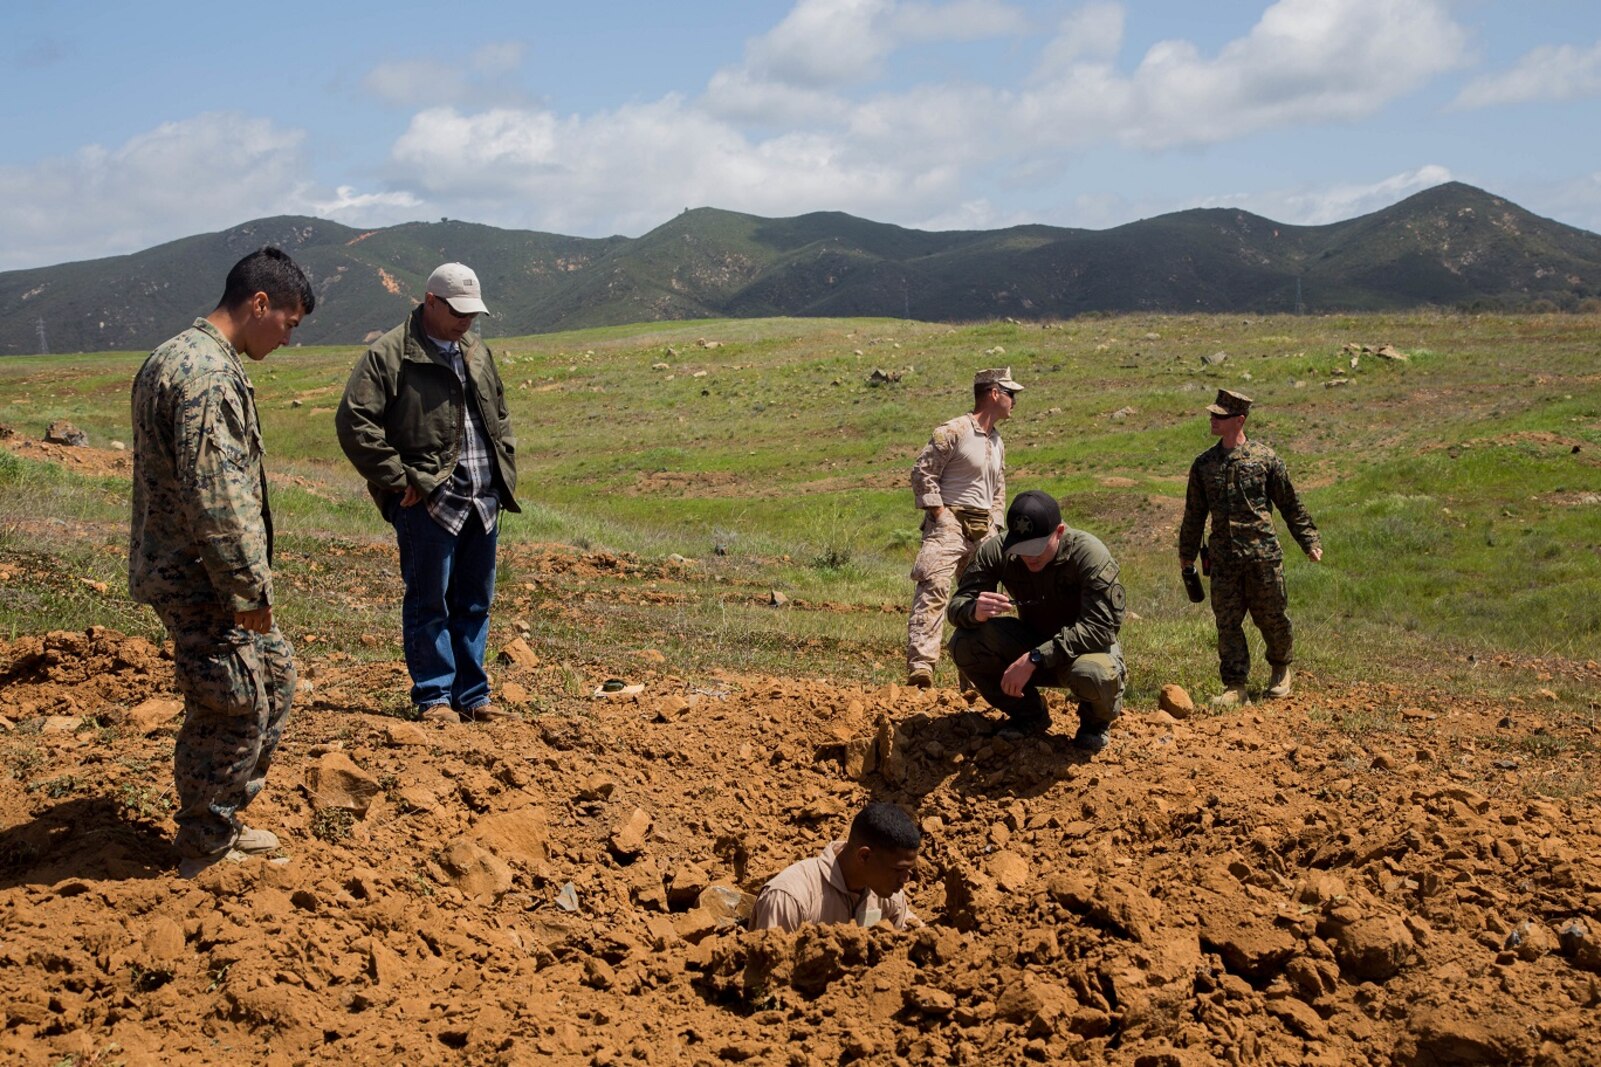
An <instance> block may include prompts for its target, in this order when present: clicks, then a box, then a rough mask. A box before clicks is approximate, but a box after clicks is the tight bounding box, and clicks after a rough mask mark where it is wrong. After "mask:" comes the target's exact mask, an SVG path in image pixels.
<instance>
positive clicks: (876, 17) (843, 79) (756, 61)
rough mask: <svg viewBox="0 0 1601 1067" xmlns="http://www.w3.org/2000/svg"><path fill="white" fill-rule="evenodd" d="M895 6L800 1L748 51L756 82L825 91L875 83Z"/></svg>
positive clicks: (874, 1) (870, 1)
mask: <svg viewBox="0 0 1601 1067" xmlns="http://www.w3.org/2000/svg"><path fill="white" fill-rule="evenodd" d="M894 7H895V5H894V0H799V3H797V4H796V5H795V6H794V7H793V8H791V9H790V12H789V14H787V15H785V16H784V18H783V21H781V22H779V24H778V25H777V26H774V27H773V28H772V29H771V30H769V31H768V32H767V33H765V34H763V35H762V36H761V37H758V38H756V39H755V40H753V41H751V42H750V44H749V45H748V46H747V47H746V50H745V57H746V64H745V65H746V68H747V69H748V70H749V71H750V72H751V73H752V75H753V76H754V77H755V79H756V80H760V81H777V82H782V83H784V84H787V85H795V86H801V87H804V88H812V89H820V88H825V87H829V86H837V85H847V84H851V83H854V82H862V81H867V80H869V79H871V78H872V77H874V76H876V75H877V74H878V65H879V62H880V60H882V58H883V57H884V55H885V53H887V52H888V51H889V47H890V40H889V38H888V37H887V36H886V35H885V34H884V33H883V31H882V21H883V19H884V17H885V16H886V15H888V14H890V13H891V12H892V11H893V10H894Z"/></svg>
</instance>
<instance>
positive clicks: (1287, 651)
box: [1212, 559, 1295, 686]
mask: <svg viewBox="0 0 1601 1067" xmlns="http://www.w3.org/2000/svg"><path fill="white" fill-rule="evenodd" d="M1288 603H1289V601H1288V598H1287V597H1286V596H1285V593H1284V561H1283V560H1277V559H1270V560H1222V559H1214V560H1213V561H1212V614H1213V615H1215V616H1216V617H1217V661H1218V674H1219V676H1221V677H1222V679H1223V684H1224V685H1226V686H1232V685H1244V684H1245V680H1246V678H1247V677H1249V675H1250V673H1251V650H1250V648H1249V646H1247V645H1246V643H1245V627H1244V625H1243V623H1244V622H1245V615H1246V613H1247V612H1249V613H1250V615H1251V621H1253V622H1255V623H1256V628H1257V629H1258V630H1260V631H1262V640H1263V642H1264V643H1265V644H1266V645H1267V661H1268V663H1270V664H1272V665H1274V666H1283V665H1286V664H1289V663H1291V662H1293V661H1294V659H1295V630H1294V627H1292V626H1291V625H1290V617H1289V616H1288V615H1286V614H1285V613H1284V612H1285V608H1286V607H1287V606H1288Z"/></svg>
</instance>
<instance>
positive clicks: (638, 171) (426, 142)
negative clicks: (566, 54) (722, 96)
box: [392, 96, 959, 234]
mask: <svg viewBox="0 0 1601 1067" xmlns="http://www.w3.org/2000/svg"><path fill="white" fill-rule="evenodd" d="M392 161H393V164H394V166H395V168H396V173H397V174H399V175H404V176H408V179H409V180H410V181H411V182H412V183H413V184H414V185H415V187H416V188H417V190H418V192H419V193H420V195H422V196H423V197H425V198H426V199H427V201H428V202H429V203H431V204H437V205H444V206H448V207H450V211H451V213H452V214H459V215H462V216H464V217H483V215H484V214H485V212H486V211H492V212H494V213H495V215H496V216H497V218H498V219H499V220H500V221H501V222H502V224H509V225H520V226H532V227H534V228H537V229H549V230H555V231H558V232H563V233H586V234H595V233H607V232H624V233H639V232H642V231H643V230H645V229H648V228H650V227H652V226H656V225H659V224H660V223H661V222H663V221H665V220H666V219H668V218H671V217H672V216H673V215H674V214H676V213H677V212H678V211H679V210H681V209H682V208H684V207H695V206H702V205H711V206H715V207H721V208H728V209H730V210H735V211H748V212H752V213H755V214H762V215H789V214H796V213H798V212H804V211H811V210H820V209H825V208H827V209H841V210H846V211H852V212H856V213H859V214H866V215H876V216H879V217H883V216H884V215H885V214H892V215H894V216H895V217H897V218H904V217H906V215H907V213H908V212H927V211H932V210H934V208H935V207H936V205H938V204H942V203H945V202H948V201H949V200H950V199H951V198H952V197H954V195H955V194H956V191H957V187H958V179H959V172H958V170H957V168H955V167H952V166H949V165H944V164H938V163H933V164H907V163H905V162H903V161H900V160H893V159H884V158H880V157H872V156H866V155H863V154H862V153H860V152H857V151H855V150H854V149H853V147H852V146H851V145H850V144H849V143H847V142H846V141H845V140H843V139H842V138H840V137H839V136H837V135H835V134H830V133H826V132H815V131H814V132H807V131H796V132H791V133H785V134H781V135H778V136H774V137H769V138H766V139H752V138H749V137H747V136H746V135H745V134H743V133H742V132H741V131H739V130H738V129H736V128H735V127H734V126H732V125H730V124H728V123H726V122H723V121H721V120H719V119H717V118H715V117H713V116H711V115H709V114H707V113H705V112H703V111H700V110H697V109H695V108H693V107H690V106H687V105H686V104H685V102H684V101H683V100H682V99H681V98H679V97H676V96H669V97H666V98H664V99H662V100H659V101H656V102H654V103H650V104H640V105H630V106H627V107H623V108H619V109H617V110H615V111H611V112H605V113H601V114H597V115H593V116H588V117H585V118H582V119H580V118H566V119H562V118H558V117H556V116H555V115H553V114H551V113H549V112H547V111H539V110H519V109H496V110H493V111H487V112H483V113H480V114H463V113H459V112H457V111H455V110H452V109H448V108H437V109H433V110H430V111H426V112H422V113H420V114H418V115H417V116H415V117H414V118H413V120H412V123H411V126H410V128H409V129H408V130H407V131H406V133H405V134H404V135H403V136H402V137H401V138H400V139H399V140H398V141H397V142H396V144H395V146H394V150H393V155H392ZM508 216H509V217H508Z"/></svg>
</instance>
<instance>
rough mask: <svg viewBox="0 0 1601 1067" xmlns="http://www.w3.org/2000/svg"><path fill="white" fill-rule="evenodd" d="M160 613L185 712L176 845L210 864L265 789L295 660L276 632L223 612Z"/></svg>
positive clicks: (182, 608)
mask: <svg viewBox="0 0 1601 1067" xmlns="http://www.w3.org/2000/svg"><path fill="white" fill-rule="evenodd" d="M156 613H157V614H158V615H160V616H161V621H162V624H163V625H165V626H166V628H167V633H168V634H170V635H171V637H172V643H173V651H174V655H173V666H174V668H175V672H176V674H177V682H178V691H179V692H180V693H181V694H183V705H184V718H183V727H182V729H180V730H179V731H178V743H177V746H176V748H175V749H174V750H173V755H172V772H173V780H174V783H175V784H176V787H177V793H178V811H177V814H176V815H174V816H173V818H174V820H175V821H176V822H177V824H178V837H177V841H176V845H177V848H178V851H179V852H180V853H181V854H183V855H185V856H206V855H210V854H212V853H214V852H221V851H222V850H224V849H226V848H228V847H229V846H231V845H232V844H233V842H234V840H235V839H236V838H237V837H238V836H239V830H240V823H239V815H238V813H239V811H240V809H242V808H244V807H245V805H247V804H249V803H250V802H251V801H252V800H254V799H255V797H256V794H257V793H260V792H261V787H262V786H263V785H264V784H265V783H266V780H267V768H268V766H269V765H270V764H271V763H272V754H273V752H274V750H276V749H277V747H278V741H279V739H280V738H281V737H282V736H283V729H284V721H285V719H287V718H288V716H289V705H290V702H291V701H292V700H293V698H294V693H295V662H294V652H293V650H292V649H291V648H290V647H289V642H288V641H286V640H285V639H284V636H283V634H281V633H279V632H278V628H277V627H276V626H275V627H273V629H272V630H271V632H269V633H265V634H257V633H251V632H250V631H248V630H244V629H241V628H240V627H238V626H235V625H234V621H233V614H232V613H231V612H229V611H227V610H225V609H223V608H222V607H220V606H217V605H214V604H184V605H174V606H167V605H162V606H158V607H157V609H156Z"/></svg>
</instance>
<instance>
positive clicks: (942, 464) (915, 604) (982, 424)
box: [906, 367, 1023, 689]
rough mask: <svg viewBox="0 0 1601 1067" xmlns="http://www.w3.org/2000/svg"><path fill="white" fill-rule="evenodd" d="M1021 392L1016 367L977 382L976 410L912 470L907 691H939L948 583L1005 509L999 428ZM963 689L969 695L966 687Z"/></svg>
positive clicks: (943, 431)
mask: <svg viewBox="0 0 1601 1067" xmlns="http://www.w3.org/2000/svg"><path fill="white" fill-rule="evenodd" d="M1022 390H1023V387H1022V386H1021V385H1018V384H1017V383H1016V382H1014V381H1013V380H1012V368H1010V367H1004V368H999V369H995V370H981V371H979V372H978V373H977V374H975V375H974V376H973V410H972V411H971V412H969V413H968V414H966V415H960V416H958V417H956V418H954V419H952V420H951V421H950V422H947V423H944V424H943V425H940V426H938V427H936V428H935V429H934V433H933V436H932V437H930V438H929V442H928V444H926V445H924V446H923V451H921V452H919V453H918V455H917V462H916V463H915V464H914V465H913V466H912V499H913V502H914V503H915V504H916V505H917V506H918V507H920V508H922V509H923V512H924V514H923V545H922V547H921V548H920V549H919V550H918V552H917V561H916V562H915V563H913V564H912V574H911V579H912V581H914V582H916V583H917V588H916V590H915V591H914V592H913V594H912V614H911V618H910V619H909V620H908V621H907V624H906V684H907V685H912V686H916V687H917V688H919V689H927V688H928V687H929V686H931V685H933V684H934V664H935V662H936V661H937V660H938V659H939V646H940V638H941V637H942V636H943V635H944V628H945V605H946V603H947V602H948V601H949V600H950V595H951V583H952V582H953V581H954V580H956V579H959V578H961V576H962V572H963V571H965V570H966V569H967V565H968V564H969V563H970V562H972V559H973V553H975V552H977V551H978V546H979V544H980V542H982V541H983V540H984V539H985V538H986V537H988V536H989V535H990V534H992V533H994V532H995V528H996V527H997V526H998V525H999V524H1000V518H1001V512H1002V510H1003V509H1004V508H1005V507H1006V446H1005V445H1004V444H1002V443H1001V433H1000V430H998V429H997V428H996V427H997V425H998V424H999V423H1001V422H1002V421H1004V420H1005V419H1007V418H1009V417H1010V416H1011V414H1012V405H1013V404H1014V403H1016V397H1017V394H1018V393H1020V392H1022ZM963 688H964V689H965V688H967V686H966V684H965V680H964V684H963Z"/></svg>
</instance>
